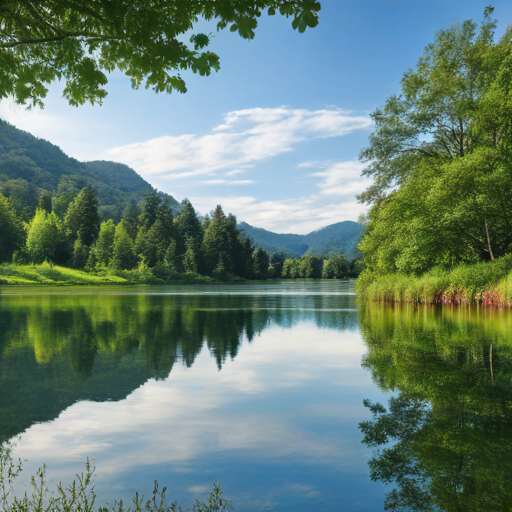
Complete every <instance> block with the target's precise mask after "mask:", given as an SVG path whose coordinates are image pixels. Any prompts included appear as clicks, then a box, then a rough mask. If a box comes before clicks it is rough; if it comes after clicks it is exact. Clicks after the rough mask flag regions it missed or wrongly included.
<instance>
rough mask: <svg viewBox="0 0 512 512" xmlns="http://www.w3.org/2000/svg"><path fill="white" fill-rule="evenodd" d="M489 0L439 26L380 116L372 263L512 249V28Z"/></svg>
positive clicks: (367, 241) (443, 259)
mask: <svg viewBox="0 0 512 512" xmlns="http://www.w3.org/2000/svg"><path fill="white" fill-rule="evenodd" d="M491 14H492V8H487V9H486V11H485V15H484V19H483V21H482V23H481V24H480V26H478V24H476V23H474V22H473V21H465V22H463V23H459V24H456V25H454V26H452V27H450V28H449V29H446V30H440V31H438V32H437V33H436V35H435V38H434V41H433V42H432V43H431V44H429V45H428V46H427V47H426V48H425V51H424V53H423V55H422V57H421V58H420V59H419V60H418V63H417V65H416V67H415V68H413V69H409V70H408V71H407V72H406V73H405V74H404V76H403V78H402V81H401V85H402V88H401V94H400V95H393V96H391V97H390V98H389V99H388V100H387V101H386V104H385V105H384V107H382V108H379V109H377V110H376V111H375V112H374V113H373V114H372V117H373V119H374V121H375V130H374V132H373V134H372V135H371V136H370V145H369V147H368V148H366V149H365V150H363V151H362V153H361V159H362V160H363V161H365V162H368V166H367V168H366V169H365V170H364V171H363V174H364V175H367V176H371V177H373V178H374V182H373V184H372V185H371V186H370V188H369V189H368V190H366V191H365V192H364V193H363V194H361V195H360V196H359V199H360V200H361V201H363V202H367V203H369V204H371V205H372V208H371V210H370V212H369V214H368V216H367V219H366V221H367V225H366V232H365V235H364V237H363V241H362V243H361V244H360V246H359V247H360V249H361V251H362V252H363V254H364V257H365V262H366V264H367V268H368V271H369V272H373V273H376V274H383V273H393V272H402V273H421V272H425V271H428V270H430V269H432V268H433V267H436V266H440V267H452V266H454V265H457V264H459V263H469V262H478V261H485V260H494V259H495V258H496V257H499V256H502V255H504V254H506V253H508V252H510V251H511V250H512V218H511V217H510V211H511V207H512V193H511V191H512V172H511V169H512V165H511V163H512V151H511V150H512V145H511V142H510V141H511V140H512V123H511V120H512V114H511V109H510V104H511V101H512V80H511V78H512V76H511V70H512V44H511V43H512V30H511V29H510V28H509V29H508V30H507V31H506V33H505V35H504V36H503V37H502V38H501V39H500V40H499V41H495V38H494V31H495V27H496V21H495V20H492V19H491Z"/></svg>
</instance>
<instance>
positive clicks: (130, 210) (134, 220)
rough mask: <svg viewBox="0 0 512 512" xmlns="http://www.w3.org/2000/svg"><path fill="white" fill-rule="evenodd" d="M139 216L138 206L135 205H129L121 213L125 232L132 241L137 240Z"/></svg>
mask: <svg viewBox="0 0 512 512" xmlns="http://www.w3.org/2000/svg"><path fill="white" fill-rule="evenodd" d="M140 214H141V210H140V206H139V205H137V204H131V205H129V206H127V207H126V208H125V209H124V211H123V217H122V218H123V220H124V225H125V228H126V231H127V232H128V234H129V235H130V237H131V239H132V240H135V239H136V238H137V232H138V231H139V217H140Z"/></svg>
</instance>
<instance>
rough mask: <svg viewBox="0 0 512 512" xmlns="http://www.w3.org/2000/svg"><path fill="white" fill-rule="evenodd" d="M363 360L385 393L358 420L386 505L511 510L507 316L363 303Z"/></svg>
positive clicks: (511, 372)
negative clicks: (367, 416) (386, 488)
mask: <svg viewBox="0 0 512 512" xmlns="http://www.w3.org/2000/svg"><path fill="white" fill-rule="evenodd" d="M360 314H361V329H362V333H363V337H364V339H365V341H366V344H367V347H368V354H367V356H366V357H365V358H364V361H363V366H364V367H365V368H367V369H368V370H369V371H370V372H371V374H372V377H373V380H374V381H375V382H376V383H377V384H378V385H379V387H380V388H381V389H382V390H384V391H388V392H389V391H390V392H393V397H392V398H390V399H389V403H388V404H387V405H385V406H383V405H382V404H371V403H370V402H367V403H366V405H367V406H368V407H369V408H370V410H371V411H372V413H373V419H372V420H371V421H366V422H363V423H361V425H360V428H361V430H362V432H363V434H364V442H365V443H366V444H367V445H369V446H371V447H373V448H375V449H376V450H375V451H374V454H373V458H372V459H371V461H370V462H369V466H370V471H371V477H372V479H374V480H379V481H382V482H385V483H389V484H393V487H394V489H393V490H392V491H391V492H389V493H388V494H387V500H386V504H385V505H386V510H393V511H401V510H414V511H434V510H436V511H437V510H439V511H450V512H451V511H464V512H466V511H468V512H469V511H475V512H476V511H491V510H492V511H507V510H512V507H511V502H512V487H511V486H510V482H511V481H512V314H511V313H510V312H508V311H490V310H480V311H478V310H474V309H473V310H471V309H463V308H460V309H448V308H444V309H442V310H435V309H428V308H425V309H414V308H409V309H408V308H398V307H397V308H393V307H386V306H380V305H375V304H367V305H364V306H363V310H362V311H361V313H360Z"/></svg>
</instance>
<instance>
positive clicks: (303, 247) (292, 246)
mask: <svg viewBox="0 0 512 512" xmlns="http://www.w3.org/2000/svg"><path fill="white" fill-rule="evenodd" d="M239 228H240V229H242V230H243V231H244V232H245V233H246V234H247V235H249V236H250V237H251V238H252V239H253V241H254V243H255V244H256V245H258V246H260V247H263V249H265V250H266V251H268V252H271V253H274V252H282V253H284V254H286V255H287V256H290V257H300V256H302V255H304V254H307V255H335V254H346V255H348V256H351V257H354V256H357V252H358V251H357V244H358V243H359V240H360V237H361V233H362V231H363V226H361V224H358V223H357V222H352V221H349V220H347V221H344V222H337V223H336V224H331V225H329V226H325V227H323V228H320V229H317V230H315V231H313V232H312V233H309V234H307V235H293V234H279V233H273V232H272V231H267V230H266V229H262V228H255V227H253V226H251V225H250V224H247V223H246V222H241V223H240V224H239Z"/></svg>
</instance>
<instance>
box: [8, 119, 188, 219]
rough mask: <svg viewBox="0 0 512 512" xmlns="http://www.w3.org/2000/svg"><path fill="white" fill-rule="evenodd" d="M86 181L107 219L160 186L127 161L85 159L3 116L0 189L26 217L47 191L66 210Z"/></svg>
mask: <svg viewBox="0 0 512 512" xmlns="http://www.w3.org/2000/svg"><path fill="white" fill-rule="evenodd" d="M86 186H89V187H91V188H92V189H93V190H94V192H95V194H96V196H97V198H98V201H99V212H100V216H101V218H102V219H103V220H107V219H113V220H115V221H116V222H117V221H119V220H120V219H121V215H122V212H123V210H124V209H125V208H126V206H128V205H129V204H135V203H138V202H140V201H141V200H142V198H143V197H144V195H145V194H147V193H149V192H152V191H154V189H153V187H152V186H151V185H150V184H149V183H148V182H147V181H145V180H144V179H143V178H141V177H140V176H139V175H138V174H137V173H136V172H135V171H134V170H133V169H130V167H128V166H126V165H123V164H119V163H115V162H105V161H97V162H79V161H78V160H75V159H74V158H70V157H68V156H67V155H66V154H65V153H64V152H63V151H62V150H61V149H60V148H59V147H57V146H55V145H54V144H51V143H50V142H48V141H46V140H43V139H38V138H37V137H34V136H33V135H31V134H30V133H27V132H24V131H22V130H18V129H17V128H15V127H14V126H12V125H10V124H9V123H7V122H5V121H2V120H0V192H1V193H2V194H3V195H4V196H6V197H9V198H11V200H12V202H13V204H14V205H15V206H18V208H17V211H18V213H19V214H20V215H22V216H23V217H24V218H25V220H26V219H27V216H31V215H33V214H34V213H35V209H36V207H37V205H38V201H39V196H40V195H41V193H42V192H45V191H46V192H48V193H49V194H50V195H51V196H53V200H54V202H55V203H56V210H57V211H60V212H61V213H62V211H63V210H65V209H66V207H67V206H68V205H69V203H70V202H71V200H72V199H73V198H74V197H75V196H76V195H77V194H78V192H79V191H80V190H81V189H82V188H83V187H86ZM168 199H169V200H170V202H171V204H172V205H173V206H175V207H176V206H177V205H178V203H177V201H175V200H174V198H171V196H168ZM21 204H23V208H22V207H21Z"/></svg>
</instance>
